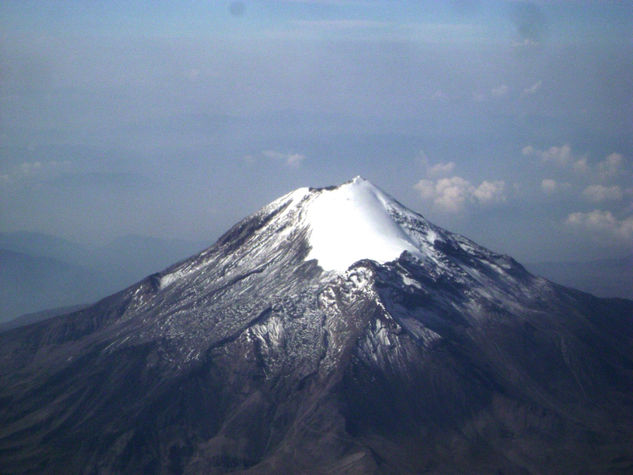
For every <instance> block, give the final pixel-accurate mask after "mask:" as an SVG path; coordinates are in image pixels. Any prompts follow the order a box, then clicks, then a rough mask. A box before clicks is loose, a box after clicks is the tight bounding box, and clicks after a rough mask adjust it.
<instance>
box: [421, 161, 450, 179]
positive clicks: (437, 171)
mask: <svg viewBox="0 0 633 475" xmlns="http://www.w3.org/2000/svg"><path fill="white" fill-rule="evenodd" d="M454 168H455V162H446V163H437V164H435V165H433V166H432V167H430V168H429V169H428V172H427V173H428V175H430V176H442V175H448V174H449V173H451V172H452V171H453V169H454Z"/></svg>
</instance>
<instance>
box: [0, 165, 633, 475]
mask: <svg viewBox="0 0 633 475" xmlns="http://www.w3.org/2000/svg"><path fill="white" fill-rule="evenodd" d="M632 348H633V301H629V300H621V299H599V298H596V297H593V296H591V295H588V294H584V293H582V292H578V291H575V290H572V289H567V288H564V287H561V286H558V285H556V284H553V283H551V282H548V281H546V280H545V279H542V278H540V277H536V276H533V275H531V274H529V273H528V272H527V271H526V270H525V269H524V268H523V267H522V266H521V265H520V264H518V263H517V262H516V261H514V260H513V259H512V258H510V257H508V256H504V255H500V254H497V253H494V252H491V251H489V250H487V249H485V248H483V247H481V246H478V245H477V244H475V243H473V242H472V241H470V240H468V239H466V238H464V237H462V236H459V235H456V234H453V233H450V232H448V231H445V230H443V229H441V228H439V227H437V226H434V225H433V224H431V223H429V222H428V221H426V220H425V219H424V218H423V217H422V216H421V215H419V214H417V213H415V212H413V211H410V210H409V209H407V208H406V207H404V206H403V205H401V204H400V203H398V202H397V201H396V200H395V199H393V198H392V197H390V196H389V195H388V194H386V193H384V192H383V191H381V190H380V189H379V188H377V187H376V186H374V185H373V184H371V183H370V182H368V181H366V180H364V179H362V178H360V177H356V178H354V179H353V180H351V181H349V182H347V183H344V184H342V185H340V186H337V187H328V188H301V189H298V190H296V191H293V192H291V193H289V194H287V195H284V196H282V197H281V198H279V199H277V200H275V201H273V202H272V203H270V204H269V205H267V206H265V207H264V208H262V209H261V210H260V211H258V212H257V213H255V214H253V215H252V216H250V217H248V218H246V219H244V220H243V221H241V222H239V223H238V224H236V225H235V226H234V227H233V228H231V229H230V230H229V231H228V232H227V233H226V234H224V235H223V236H222V237H221V238H220V239H219V240H218V241H217V242H216V243H215V244H214V245H213V246H211V247H210V248H208V249H207V250H205V251H203V252H202V253H200V254H198V255H196V256H193V257H191V258H190V259H187V260H185V261H183V262H181V263H178V264H176V265H174V266H172V267H170V268H168V269H166V270H164V271H163V272H160V273H157V274H154V275H151V276H149V277H147V278H146V279H144V280H142V281H141V282H139V283H138V284H135V285H133V286H131V287H129V288H128V289H125V290H123V291H121V292H119V293H117V294H114V295H112V296H110V297H108V298H106V299H104V300H102V301H100V302H98V303H96V304H95V305H93V306H91V307H89V308H86V309H83V310H81V311H78V312H75V313H71V314H68V315H64V316H60V317H56V318H53V319H51V320H48V321H45V322H41V323H38V324H35V325H31V326H28V327H23V328H18V329H14V330H11V331H8V332H5V333H3V334H0V361H1V364H0V401H2V404H1V405H0V472H2V473H5V472H9V473H15V472H18V473H19V472H27V471H36V472H37V471H48V472H60V471H64V472H68V471H70V472H78V473H119V472H135V473H136V472H144V473H183V472H184V473H222V472H228V471H243V472H248V473H292V472H302V473H304V472H305V473H359V472H362V473H420V472H442V473H446V472H462V473H464V472H468V473H478V472H479V473H490V472H497V471H501V472H506V471H507V472H512V473H531V472H535V473H542V472H551V473H554V472H555V473H563V472H578V471H587V472H604V471H617V470H623V471H626V470H631V469H632V468H633V450H632V449H631V445H630V441H631V440H632V438H633V429H632V428H633V350H632Z"/></svg>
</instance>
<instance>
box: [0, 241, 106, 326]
mask: <svg viewBox="0 0 633 475" xmlns="http://www.w3.org/2000/svg"><path fill="white" fill-rule="evenodd" d="M0 262H1V263H2V265H0V317H2V318H0V320H8V319H10V318H13V317H16V316H18V315H21V314H23V313H28V312H35V311H38V310H42V309H46V308H52V307H63V306H68V305H73V304H77V303H90V302H93V301H94V300H97V299H98V298H100V297H102V296H103V295H104V290H105V289H106V288H107V283H106V281H105V279H104V277H103V276H102V275H101V274H100V273H99V272H96V271H94V270H92V269H88V268H85V267H80V266H77V265H74V264H70V263H68V262H61V261H59V260H56V259H52V258H50V257H43V256H33V255H29V254H24V253H21V252H15V251H9V250H6V249H0Z"/></svg>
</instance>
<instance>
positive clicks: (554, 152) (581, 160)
mask: <svg viewBox="0 0 633 475" xmlns="http://www.w3.org/2000/svg"><path fill="white" fill-rule="evenodd" d="M521 153H522V154H523V155H524V156H526V157H530V156H534V157H537V158H539V159H540V160H541V162H543V163H550V164H554V165H558V166H559V167H564V166H567V165H569V164H571V165H572V166H573V167H574V169H575V170H576V171H581V172H582V171H587V170H588V165H587V157H586V156H583V157H577V156H575V155H574V154H573V153H572V151H571V146H570V145H569V144H563V145H561V146H560V147H558V146H552V147H550V148H548V149H543V150H539V149H537V148H534V147H533V146H531V145H528V146H526V147H523V148H522V149H521Z"/></svg>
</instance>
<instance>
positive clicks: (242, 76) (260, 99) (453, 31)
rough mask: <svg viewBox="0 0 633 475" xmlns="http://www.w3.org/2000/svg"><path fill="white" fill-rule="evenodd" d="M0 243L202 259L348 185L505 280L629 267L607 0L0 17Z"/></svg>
mask: <svg viewBox="0 0 633 475" xmlns="http://www.w3.org/2000/svg"><path fill="white" fill-rule="evenodd" d="M0 25H1V28H0V31H1V33H0V38H1V41H0V71H1V73H2V78H3V79H2V81H0V201H1V203H2V204H0V231H14V230H31V231H39V232H45V233H50V234H54V235H59V236H62V237H66V238H69V239H73V240H77V241H81V242H97V243H100V242H104V241H107V240H109V239H111V238H113V237H115V236H118V235H124V234H128V233H137V234H146V235H152V236H158V237H179V238H184V239H195V240H205V239H207V240H208V241H209V243H211V242H213V241H214V240H215V238H217V237H218V236H219V234H220V233H221V232H223V231H224V230H226V228H227V227H228V226H230V225H231V224H233V223H234V222H235V221H236V220H238V219H240V218H241V217H243V216H245V215H246V214H249V213H251V212H253V211H255V210H256V209H258V208H259V207H260V206H263V205H264V204H266V203H267V202H269V201H271V200H272V199H274V198H275V197H277V196H279V195H281V194H283V193H285V192H287V191H289V190H291V189H294V188H296V187H299V186H306V185H311V186H321V185H329V184H337V183H341V182H343V181H346V180H348V179H350V178H351V177H353V176H355V175H358V174H360V175H363V176H365V177H367V178H368V179H370V180H372V181H373V182H374V183H376V184H377V185H379V186H381V187H382V188H383V189H385V190H386V191H387V192H389V193H391V194H392V195H394V196H396V197H397V198H399V199H400V200H401V201H403V202H404V203H405V204H406V205H407V206H409V207H411V208H412V209H415V210H417V211H419V212H421V213H422V214H424V215H425V216H427V217H428V218H429V219H431V220H432V221H433V222H435V223H436V224H439V225H441V226H444V227H446V228H448V229H450V230H453V231H457V232H460V233H462V234H465V235H467V236H468V237H471V238H473V239H475V240H476V241H478V242H480V243H481V244H484V245H486V246H488V247H491V248H493V249H495V250H499V251H502V252H506V253H509V254H511V255H513V256H515V257H517V258H519V259H520V260H523V261H526V262H528V261H539V260H565V259H580V260H591V259H595V258H601V257H614V256H621V255H625V254H630V253H632V252H633V245H632V243H633V133H632V132H633V130H631V129H632V127H633V125H632V124H633V95H632V94H631V93H630V91H632V90H633V33H632V32H633V6H631V3H629V2H567V1H566V2H532V3H530V2H501V1H495V2H487V1H479V2H477V1H453V2H420V1H416V2H405V1H401V2H399V1H395V2H378V1H349V2H346V1H335V0H330V1H308V0H306V1H277V2H264V1H259V2H255V1H253V2H248V1H245V2H220V1H218V2H202V1H190V2H83V1H76V2H64V1H56V2H45V1H37V2H29V1H19V2H18V1H7V2H2V4H0Z"/></svg>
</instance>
